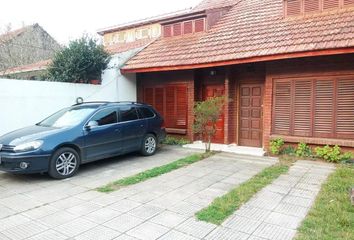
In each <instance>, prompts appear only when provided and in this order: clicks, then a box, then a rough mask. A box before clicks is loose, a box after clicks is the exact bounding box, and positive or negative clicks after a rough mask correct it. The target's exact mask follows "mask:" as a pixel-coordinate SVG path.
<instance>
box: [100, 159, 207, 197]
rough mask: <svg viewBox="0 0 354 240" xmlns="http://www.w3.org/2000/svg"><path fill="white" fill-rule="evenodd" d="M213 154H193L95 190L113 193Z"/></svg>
mask: <svg viewBox="0 0 354 240" xmlns="http://www.w3.org/2000/svg"><path fill="white" fill-rule="evenodd" d="M213 154H214V153H201V154H194V155H191V156H188V157H185V158H182V159H179V160H177V161H175V162H172V163H169V164H166V165H163V166H160V167H156V168H152V169H149V170H147V171H144V172H141V173H138V174H136V175H133V176H130V177H126V178H122V179H119V180H117V181H114V182H112V183H109V184H107V185H105V186H103V187H99V188H97V190H98V191H99V192H106V193H107V192H113V191H115V190H118V189H120V188H122V187H125V186H129V185H133V184H137V183H139V182H143V181H146V180H148V179H150V178H154V177H157V176H160V175H162V174H165V173H168V172H171V171H173V170H176V169H179V168H182V167H185V166H188V165H190V164H192V163H195V162H198V161H200V160H203V159H205V158H208V157H210V156H212V155H213Z"/></svg>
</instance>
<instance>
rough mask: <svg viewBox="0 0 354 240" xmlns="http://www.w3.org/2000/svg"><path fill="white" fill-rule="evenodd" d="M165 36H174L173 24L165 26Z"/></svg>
mask: <svg viewBox="0 0 354 240" xmlns="http://www.w3.org/2000/svg"><path fill="white" fill-rule="evenodd" d="M163 36H164V37H171V36H172V26H171V25H166V26H163Z"/></svg>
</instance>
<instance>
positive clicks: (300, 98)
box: [293, 80, 312, 137]
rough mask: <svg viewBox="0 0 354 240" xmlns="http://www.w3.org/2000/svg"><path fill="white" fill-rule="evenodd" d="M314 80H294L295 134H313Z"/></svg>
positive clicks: (305, 135) (304, 135)
mask: <svg viewBox="0 0 354 240" xmlns="http://www.w3.org/2000/svg"><path fill="white" fill-rule="evenodd" d="M311 95H312V81H311V80H297V81H294V106H293V111H294V113H293V114H294V119H293V124H294V127H293V128H294V129H293V135H294V136H303V137H307V136H311V135H312V132H311V125H312V124H311V115H312V111H311V109H312V99H311V97H312V96H311Z"/></svg>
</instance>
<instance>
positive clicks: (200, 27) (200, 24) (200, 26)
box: [194, 18, 205, 32]
mask: <svg viewBox="0 0 354 240" xmlns="http://www.w3.org/2000/svg"><path fill="white" fill-rule="evenodd" d="M204 31H205V21H204V18H201V19H197V20H195V21H194V32H204Z"/></svg>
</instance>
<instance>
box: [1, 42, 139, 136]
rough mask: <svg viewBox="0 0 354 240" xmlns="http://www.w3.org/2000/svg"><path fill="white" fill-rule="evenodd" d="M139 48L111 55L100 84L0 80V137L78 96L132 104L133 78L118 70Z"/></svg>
mask: <svg viewBox="0 0 354 240" xmlns="http://www.w3.org/2000/svg"><path fill="white" fill-rule="evenodd" d="M139 50H140V49H136V50H132V51H128V52H125V53H120V54H117V55H114V56H112V60H111V62H110V64H109V67H108V69H107V70H105V71H104V73H103V75H102V84H101V85H91V84H73V83H60V82H44V81H29V80H14V79H0V109H1V110H0V136H1V135H3V134H5V133H7V132H10V131H13V130H16V129H18V128H22V127H26V126H30V125H33V124H35V123H37V122H39V121H41V120H43V119H44V118H46V117H48V116H49V115H51V114H53V113H55V112H57V111H59V110H60V109H62V108H65V107H68V106H71V105H73V104H75V103H76V99H77V98H78V97H82V98H83V99H84V101H85V102H89V101H111V102H117V101H136V100H137V93H136V92H137V89H136V77H135V76H136V75H135V74H128V75H125V76H123V75H122V74H121V73H120V70H119V69H120V68H121V67H122V66H123V65H124V63H125V62H126V61H127V60H128V59H129V58H131V57H132V56H134V55H135V54H136V53H137V51H139Z"/></svg>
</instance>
